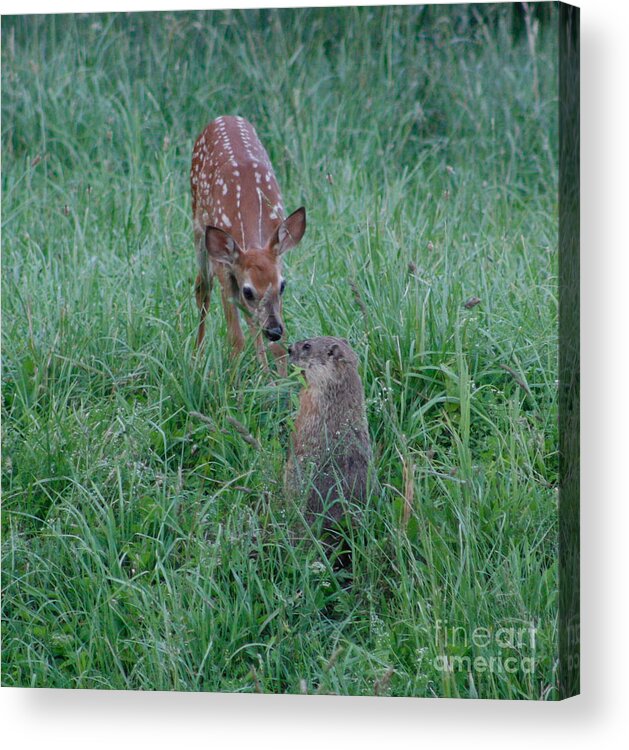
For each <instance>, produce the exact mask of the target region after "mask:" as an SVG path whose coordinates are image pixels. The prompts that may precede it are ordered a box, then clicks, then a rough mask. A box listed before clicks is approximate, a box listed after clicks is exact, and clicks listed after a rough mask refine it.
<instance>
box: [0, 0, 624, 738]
mask: <svg viewBox="0 0 629 750" xmlns="http://www.w3.org/2000/svg"><path fill="white" fill-rule="evenodd" d="M335 4H340V3H324V2H311V3H308V2H295V3H282V2H269V3H268V5H269V6H272V7H281V6H295V5H305V6H308V5H335ZM345 4H361V5H367V4H381V3H369V2H366V1H364V2H360V3H345ZM577 4H578V5H580V6H581V8H582V14H581V30H582V36H581V40H582V44H581V66H582V102H581V122H582V144H583V146H582V179H581V190H582V192H581V195H582V201H581V205H582V214H581V221H582V244H581V268H582V301H581V310H582V386H583V391H582V395H583V409H582V455H583V465H582V492H581V498H582V516H581V517H582V524H581V525H582V540H583V544H582V552H583V558H582V559H583V564H582V569H583V578H582V602H583V604H582V613H583V618H582V620H583V626H582V634H583V640H584V642H585V647H584V649H583V653H582V666H583V669H582V690H583V695H581V696H580V697H578V698H575V699H572V700H570V701H567V702H564V703H560V704H557V703H554V704H539V703H530V702H529V703H511V702H490V701H453V700H418V699H378V700H375V699H372V698H329V697H319V698H305V697H301V696H250V695H246V696H245V695H227V694H224V695H219V694H177V693H171V694H166V693H120V692H115V693H113V692H112V693H107V692H94V691H75V692H73V691H55V690H17V689H13V690H12V689H3V690H2V691H0V727H1V733H2V739H3V740H4V742H5V747H15V748H27V749H28V748H31V747H38V748H39V747H46V748H56V747H63V748H64V750H69V749H70V748H75V747H77V748H79V747H80V748H83V747H85V746H89V747H90V748H107V750H111V748H112V747H115V748H126V747H150V748H151V750H154V749H155V750H157V749H158V748H162V747H164V748H166V747H168V748H173V747H185V746H196V745H198V746H200V747H206V746H210V747H213V746H217V747H230V748H231V747H241V746H242V747H250V748H261V747H262V748H263V747H273V748H281V747H293V748H308V747H317V748H318V749H319V750H321V749H323V748H325V750H328V748H337V747H356V746H361V747H372V746H373V747H390V746H398V747H405V746H411V747H417V746H419V745H424V746H426V747H436V748H443V747H457V748H469V747H474V746H476V745H477V744H478V745H482V747H483V748H486V749H487V750H490V749H491V748H500V749H501V750H502V749H503V748H504V747H509V748H526V749H527V750H530V748H531V747H541V748H544V747H552V746H558V745H559V746H564V745H568V744H570V746H572V747H575V748H579V747H582V746H588V747H591V746H592V745H595V746H598V747H600V746H607V745H609V746H611V747H617V746H619V744H620V742H619V741H616V737H621V736H622V735H623V734H626V733H625V732H622V730H623V729H626V720H625V715H626V708H625V704H626V694H627V684H626V683H627V678H626V674H627V654H626V651H627V646H626V643H627V638H626V623H627V617H626V615H627V612H626V606H625V602H626V592H627V575H626V571H627V549H628V548H629V538H628V536H629V535H628V523H627V522H628V514H627V507H628V505H629V503H628V499H627V494H628V493H627V489H626V487H627V484H628V482H627V478H626V469H627V465H628V463H629V462H628V446H627V439H626V434H627V429H628V426H629V414H628V413H627V412H628V410H627V403H628V401H629V399H628V398H627V383H626V380H627V373H628V368H627V364H626V359H627V358H626V357H625V356H624V355H625V351H626V349H627V346H628V344H627V330H628V326H627V309H628V307H629V305H628V302H629V293H628V284H629V274H628V273H627V270H628V269H627V255H628V252H627V246H628V244H629V240H628V238H627V236H626V235H627V214H628V213H629V206H628V197H629V195H628V194H629V191H628V190H627V177H628V174H629V171H628V163H627V135H626V133H627V122H628V119H627V106H626V99H627V97H626V93H625V92H626V72H627V70H628V69H629V64H628V63H629V60H628V55H627V51H628V50H629V37H628V36H627V34H628V32H629V23H628V21H629V11H628V9H629V4H628V3H626V0H582V2H580V3H577ZM259 5H260V3H246V2H234V3H229V2H223V3H217V2H205V3H203V2H201V3H200V2H191V1H186V2H183V3H177V2H174V1H171V2H159V1H155V0H154V1H153V2H149V1H148V0H147V1H146V2H138V1H137V0H135V1H134V2H129V3H123V2H114V1H113V0H100V2H94V0H90V1H89V2H81V3H79V2H72V1H70V0H66V1H65V2H56V3H55V4H54V7H55V9H56V10H59V11H62V12H72V11H80V12H86V11H88V10H89V11H96V10H125V11H128V10H132V9H137V10H179V9H180V10H184V9H194V8H211V7H257V6H259ZM2 12H3V13H5V14H6V13H25V12H39V13H41V12H50V3H44V2H34V1H33V0H5V2H4V3H3V8H2Z"/></svg>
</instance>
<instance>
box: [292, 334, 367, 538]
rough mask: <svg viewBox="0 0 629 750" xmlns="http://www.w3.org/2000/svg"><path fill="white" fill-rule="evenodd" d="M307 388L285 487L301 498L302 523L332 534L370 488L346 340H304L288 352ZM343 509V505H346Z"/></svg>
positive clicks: (354, 367)
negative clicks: (320, 520)
mask: <svg viewBox="0 0 629 750" xmlns="http://www.w3.org/2000/svg"><path fill="white" fill-rule="evenodd" d="M288 353H289V362H290V363H291V364H293V365H296V366H297V367H299V368H300V369H301V370H302V371H303V373H304V376H305V378H306V387H305V388H304V389H303V390H302V391H301V394H300V397H299V414H298V415H297V419H296V421H295V431H294V434H293V437H292V445H291V448H290V453H289V457H288V463H287V467H286V488H287V491H288V493H289V494H290V495H292V496H293V497H295V498H296V497H298V496H299V497H302V498H303V497H304V496H305V511H306V520H307V521H308V522H309V523H311V524H312V523H314V521H315V520H316V519H317V518H318V517H323V528H324V529H332V528H334V527H335V526H336V525H337V524H338V522H339V521H341V520H342V519H343V518H344V516H345V512H344V507H343V503H342V498H344V499H345V501H346V503H347V504H351V505H359V506H360V505H363V504H364V503H365V501H366V500H367V493H368V491H369V488H370V486H371V481H370V471H371V445H370V442H369V430H368V428H367V418H366V415H365V398H364V393H363V384H362V382H361V380H360V376H359V374H358V358H357V357H356V354H355V353H354V352H353V351H352V349H351V347H350V345H349V344H348V343H347V341H345V340H344V339H339V338H333V337H331V336H321V337H319V338H313V339H308V340H306V341H300V342H298V343H296V344H293V345H292V346H290V347H289V348H288ZM346 507H347V506H346Z"/></svg>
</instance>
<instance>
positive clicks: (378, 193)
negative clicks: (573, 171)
mask: <svg viewBox="0 0 629 750" xmlns="http://www.w3.org/2000/svg"><path fill="white" fill-rule="evenodd" d="M482 12H483V16H481V15H479V10H474V9H473V8H470V7H458V6H450V7H438V6H436V7H424V8H423V9H422V8H418V7H407V8H403V7H397V8H385V9H382V8H361V9H336V10H333V9H328V10H320V9H314V10H303V11H290V10H289V11H280V12H276V11H259V12H256V11H247V12H219V13H213V14H210V13H185V14H158V13H150V14H145V15H128V16H126V15H99V16H94V15H79V16H49V17H22V18H10V17H9V18H7V17H5V18H4V19H3V24H2V91H3V95H2V198H3V201H2V249H3V269H2V292H3V293H2V313H3V316H2V349H3V371H2V417H3V418H2V444H3V454H2V470H3V485H2V486H3V498H4V499H3V516H2V525H3V543H2V554H3V559H2V575H3V605H2V606H3V609H2V617H3V621H2V636H3V652H2V667H3V674H2V680H3V684H4V685H24V686H35V687H43V686H49V687H66V688H69V687H74V688H114V689H124V688H133V689H143V690H152V689H155V690H208V691H219V690H220V691H243V692H247V691H255V690H261V691H264V692H301V691H308V692H325V693H327V692H336V693H342V694H352V695H363V694H367V695H373V694H374V693H377V694H383V695H415V696H433V695H438V696H461V697H476V696H479V697H486V698H536V699H537V698H550V699H553V698H556V697H557V692H556V675H555V666H556V649H557V646H556V639H557V633H556V615H557V562H556V557H557V490H556V482H557V414H556V384H555V380H556V377H557V374H556V371H557V363H556V358H557V333H556V329H557V281H556V234H557V216H556V212H557V196H556V185H557V101H556V95H557V67H556V56H557V54H556V40H555V36H554V35H553V28H554V27H553V25H552V23H551V24H548V25H544V24H541V26H540V28H539V31H538V33H537V36H536V38H535V40H534V41H535V44H531V42H532V41H533V40H532V39H529V38H527V35H526V31H525V32H524V33H522V34H517V35H514V34H513V33H512V27H511V17H510V16H507V15H506V12H507V11H506V8H503V9H502V10H501V9H499V8H492V7H488V8H486V9H485V10H483V11H482ZM509 12H510V11H509ZM553 19H554V16H551V21H552V20H553ZM219 114H241V115H243V116H245V117H247V118H248V119H250V120H251V121H252V122H253V123H254V125H255V127H256V128H257V130H258V133H259V135H260V138H261V140H262V142H263V143H264V144H265V146H266V147H267V150H268V151H269V154H270V156H271V160H272V161H273V164H274V166H275V169H276V172H277V175H278V179H279V182H280V185H281V186H282V190H283V194H284V198H285V202H286V206H287V209H288V210H289V211H292V210H293V209H295V208H296V207H297V206H299V205H301V204H305V205H306V206H307V208H308V217H309V226H308V230H307V232H306V236H305V238H304V241H303V242H302V244H301V245H300V246H299V247H298V248H296V249H295V250H293V251H291V252H290V253H289V255H288V256H287V258H286V276H287V281H288V285H287V291H286V298H285V303H286V304H285V317H286V324H287V328H288V331H289V337H290V338H291V339H292V340H295V339H299V338H303V337H305V336H311V335H318V334H328V335H339V336H344V337H346V338H348V339H349V340H350V341H351V342H352V345H353V346H354V348H355V350H356V351H357V353H358V354H359V357H360V359H361V375H362V377H363V381H364V384H365V390H366V396H367V402H368V417H369V423H370V429H371V434H372V439H373V442H374V450H375V454H376V460H377V472H378V476H379V478H380V481H381V483H382V485H383V488H384V489H383V493H382V496H381V497H374V498H373V500H372V502H371V506H370V508H369V509H368V512H367V513H366V514H365V517H364V522H363V524H362V525H361V527H360V528H359V529H357V530H356V532H355V534H354V537H353V538H352V540H351V544H352V547H353V554H354V560H355V573H354V580H353V583H351V585H348V582H347V581H346V580H341V579H340V577H337V576H336V575H335V574H334V573H333V572H332V571H331V569H330V568H329V566H328V565H327V564H326V563H325V558H324V557H322V555H321V554H320V550H319V549H317V547H316V546H313V545H311V544H293V543H291V541H290V537H291V535H290V528H289V524H288V521H287V519H286V517H285V515H284V513H283V511H282V503H281V494H282V491H281V487H282V473H283V465H284V460H285V455H286V446H287V441H288V435H289V433H290V429H291V424H292V420H293V419H294V416H295V412H296V404H297V395H296V394H297V392H298V390H299V379H298V377H297V376H296V375H295V374H294V375H292V376H291V377H289V378H288V379H286V380H281V379H278V378H273V379H270V378H269V377H268V375H266V374H264V373H262V372H261V371H260V369H259V368H258V367H257V366H256V364H255V361H254V355H253V353H252V351H251V349H249V350H248V351H246V352H245V353H244V355H243V357H242V359H241V361H240V362H239V363H238V364H237V365H236V366H234V365H233V364H232V363H231V362H230V360H229V351H228V346H227V341H226V334H225V324H224V319H223V314H222V310H221V309H220V305H219V299H218V297H219V295H218V294H217V293H216V291H215V293H214V296H213V298H212V309H211V313H210V316H209V320H208V323H209V325H208V346H207V348H206V350H205V352H204V354H203V356H202V357H200V358H196V359H195V356H194V337H195V332H196V324H197V311H196V307H195V304H194V299H193V288H192V287H193V281H194V276H195V274H196V268H195V258H194V251H193V243H192V225H191V217H190V198H189V185H188V170H189V162H190V157H191V151H192V144H193V142H194V139H195V138H196V136H197V135H198V134H199V132H200V131H201V130H202V129H203V127H204V126H205V125H206V124H207V122H209V121H210V120H211V119H212V118H213V117H215V116H217V115H219ZM474 296H476V297H479V298H480V303H479V304H476V305H475V306H472V305H471V304H470V305H468V306H467V307H466V306H465V302H466V301H468V300H469V299H470V298H472V297H474ZM191 412H201V413H202V414H204V415H207V416H209V417H210V419H211V420H212V425H208V424H207V423H205V422H203V421H201V420H199V419H198V418H196V417H194V416H191ZM229 417H231V418H233V419H236V420H238V421H239V422H240V423H242V424H243V425H244V426H245V427H246V429H247V430H248V431H249V432H250V433H251V434H252V435H253V436H255V437H256V438H257V440H259V441H260V443H261V446H262V449H261V450H257V449H256V448H255V447H254V446H252V445H250V444H249V443H247V442H246V441H244V440H243V438H242V436H241V435H240V434H239V433H238V431H237V430H236V429H235V428H234V427H233V424H232V423H231V422H230V421H229V419H228V418H229ZM410 504H412V513H411V514H410V518H408V519H405V512H406V513H407V512H408V506H409V505H410ZM530 627H535V628H536V637H535V639H534V643H533V640H532V639H531V638H530V637H527V638H524V639H523V640H522V639H517V638H513V639H510V638H509V637H508V636H507V635H506V632H505V631H503V632H502V633H499V631H498V629H499V628H516V629H520V628H530ZM479 628H488V629H489V630H490V633H489V636H488V637H487V638H483V637H480V636H479V637H473V636H474V635H478V632H477V631H478V629H479ZM455 629H456V630H455ZM446 638H447V643H446ZM486 640H487V641H488V642H487V643H485V641H486ZM508 641H510V642H508ZM479 644H480V645H479ZM483 644H484V645H483ZM443 655H448V656H450V657H454V658H455V659H458V660H459V661H458V662H456V663H455V668H453V670H452V671H445V670H443V669H441V668H440V664H441V663H442V662H441V661H440V660H441V659H442V657H443ZM492 656H493V657H494V659H495V660H498V659H500V660H502V661H501V663H502V664H504V662H505V660H506V659H508V657H514V658H515V659H516V660H517V668H516V669H514V670H513V669H512V670H509V669H500V668H498V667H496V664H497V663H498V662H497V661H495V662H494V667H492V668H491V669H485V670H483V669H480V668H478V666H474V662H473V660H474V659H476V658H478V657H481V658H486V659H487V660H489V657H492ZM525 658H531V659H534V667H533V668H532V669H524V668H522V661H523V659H525ZM465 659H470V660H471V664H472V667H471V668H468V665H467V662H466V661H465ZM513 663H514V662H513V661H512V662H507V666H509V665H513Z"/></svg>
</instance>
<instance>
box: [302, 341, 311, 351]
mask: <svg viewBox="0 0 629 750" xmlns="http://www.w3.org/2000/svg"><path fill="white" fill-rule="evenodd" d="M302 349H303V350H304V351H305V352H309V351H310V344H309V343H308V342H307V341H306V343H305V344H304V345H303V347H302Z"/></svg>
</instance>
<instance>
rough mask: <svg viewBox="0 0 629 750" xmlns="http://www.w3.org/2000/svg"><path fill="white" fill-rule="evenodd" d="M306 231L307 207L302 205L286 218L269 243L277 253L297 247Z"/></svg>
mask: <svg viewBox="0 0 629 750" xmlns="http://www.w3.org/2000/svg"><path fill="white" fill-rule="evenodd" d="M305 231H306V209H305V208H304V207H303V206H302V207H301V208H298V209H297V210H296V211H293V213H292V214H291V215H290V216H289V217H287V218H286V219H284V221H283V222H282V223H281V224H280V225H279V227H278V228H277V229H276V230H275V232H274V233H273V235H272V237H271V240H270V242H269V245H270V247H271V249H272V250H273V252H274V253H275V254H276V255H281V254H282V253H285V252H286V251H287V250H290V249H291V247H295V245H297V244H298V243H299V241H300V240H301V238H302V237H303V236H304V232H305Z"/></svg>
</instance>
